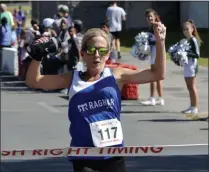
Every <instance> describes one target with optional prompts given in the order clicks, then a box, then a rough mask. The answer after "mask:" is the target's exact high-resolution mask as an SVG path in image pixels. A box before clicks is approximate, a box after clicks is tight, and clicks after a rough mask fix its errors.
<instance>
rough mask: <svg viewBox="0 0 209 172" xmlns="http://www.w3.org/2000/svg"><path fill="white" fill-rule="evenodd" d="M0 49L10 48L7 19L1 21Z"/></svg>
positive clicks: (9, 32) (10, 34)
mask: <svg viewBox="0 0 209 172" xmlns="http://www.w3.org/2000/svg"><path fill="white" fill-rule="evenodd" d="M0 38H1V39H0V47H11V45H12V28H11V26H10V25H9V24H8V21H7V18H6V17H3V18H2V19H1V25H0Z"/></svg>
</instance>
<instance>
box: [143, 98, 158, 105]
mask: <svg viewBox="0 0 209 172" xmlns="http://www.w3.org/2000/svg"><path fill="white" fill-rule="evenodd" d="M141 104H142V105H146V106H155V105H156V101H155V98H153V97H150V98H149V99H148V100H147V101H141Z"/></svg>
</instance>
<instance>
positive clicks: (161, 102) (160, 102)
mask: <svg viewBox="0 0 209 172" xmlns="http://www.w3.org/2000/svg"><path fill="white" fill-rule="evenodd" d="M156 105H160V106H164V105H165V100H164V99H163V98H161V97H159V98H158V100H157V101H156Z"/></svg>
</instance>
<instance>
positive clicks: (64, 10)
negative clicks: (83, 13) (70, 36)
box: [60, 5, 74, 27]
mask: <svg viewBox="0 0 209 172" xmlns="http://www.w3.org/2000/svg"><path fill="white" fill-rule="evenodd" d="M60 11H61V12H62V14H63V17H64V18H66V19H67V20H68V23H67V25H68V27H70V26H73V25H74V24H73V20H72V18H71V16H70V14H69V8H68V6H67V5H63V6H62V7H61V8H60Z"/></svg>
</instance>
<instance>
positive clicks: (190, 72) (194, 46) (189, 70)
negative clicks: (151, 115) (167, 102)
mask: <svg viewBox="0 0 209 172" xmlns="http://www.w3.org/2000/svg"><path fill="white" fill-rule="evenodd" d="M183 33H184V35H185V37H186V39H187V40H188V42H189V44H190V46H191V48H190V50H189V51H188V52H187V58H188V63H186V64H184V78H185V82H186V85H187V89H188V91H189V96H190V107H189V108H188V109H186V110H184V111H182V113H184V114H198V108H197V106H198V93H197V88H196V74H197V71H198V62H197V59H198V58H199V56H200V50H199V46H200V44H201V42H202V41H201V38H200V36H199V34H198V31H197V28H196V26H195V24H194V22H193V21H192V20H188V21H186V22H184V23H183Z"/></svg>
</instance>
